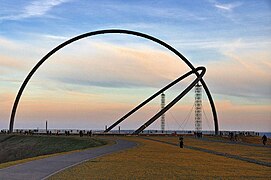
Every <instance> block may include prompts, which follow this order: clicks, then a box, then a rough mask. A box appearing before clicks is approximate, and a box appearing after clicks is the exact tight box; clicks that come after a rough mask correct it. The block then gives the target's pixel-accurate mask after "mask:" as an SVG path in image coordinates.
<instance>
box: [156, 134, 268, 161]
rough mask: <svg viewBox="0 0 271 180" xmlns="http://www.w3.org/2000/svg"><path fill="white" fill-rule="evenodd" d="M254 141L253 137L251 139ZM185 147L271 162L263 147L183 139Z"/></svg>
mask: <svg viewBox="0 0 271 180" xmlns="http://www.w3.org/2000/svg"><path fill="white" fill-rule="evenodd" d="M152 138H153V139H159V140H162V141H167V142H172V143H177V142H178V138H177V137H159V138H157V137H152ZM252 138H253V139H255V138H254V137H252ZM247 139H248V138H247ZM184 143H185V145H189V146H193V147H199V148H204V149H209V150H213V151H217V152H222V153H228V154H232V155H238V156H241V157H246V158H252V159H255V160H259V161H265V162H271V149H270V148H265V147H253V146H244V145H238V144H234V145H232V144H226V143H219V142H206V141H200V140H197V139H195V138H193V137H184Z"/></svg>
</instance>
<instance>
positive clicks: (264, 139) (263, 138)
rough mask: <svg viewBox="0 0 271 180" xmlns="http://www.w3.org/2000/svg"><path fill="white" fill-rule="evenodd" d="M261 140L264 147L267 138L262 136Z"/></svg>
mask: <svg viewBox="0 0 271 180" xmlns="http://www.w3.org/2000/svg"><path fill="white" fill-rule="evenodd" d="M262 140H263V145H266V142H267V137H266V135H263V137H262Z"/></svg>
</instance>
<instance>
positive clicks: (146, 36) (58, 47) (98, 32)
mask: <svg viewBox="0 0 271 180" xmlns="http://www.w3.org/2000/svg"><path fill="white" fill-rule="evenodd" d="M110 33H111V34H112V33H118V34H130V35H135V36H139V37H143V38H146V39H149V40H152V41H154V42H156V43H158V44H160V45H162V46H164V47H166V48H167V49H169V50H170V51H172V52H173V53H174V54H176V55H177V56H178V57H180V58H181V59H182V60H183V61H184V62H185V63H186V64H187V65H188V66H189V67H190V68H191V69H192V70H194V69H195V68H194V66H193V65H192V64H191V63H190V62H189V61H188V59H186V58H185V57H184V56H183V55H182V54H181V53H179V52H178V51H177V50H176V49H174V48H173V47H171V46H170V45H168V44H167V43H165V42H163V41H161V40H159V39H157V38H155V37H152V36H149V35H147V34H143V33H140V32H136V31H130V30H122V29H108V30H99V31H93V32H88V33H85V34H81V35H79V36H76V37H74V38H71V39H69V40H67V41H65V42H63V43H62V44H60V45H58V46H57V47H55V48H54V49H53V50H51V51H50V52H49V53H47V54H46V55H45V56H44V57H43V58H42V59H41V60H40V61H39V62H38V63H37V64H36V65H35V66H34V67H33V68H32V70H31V71H30V73H29V74H28V75H27V77H26V78H25V80H24V81H23V84H22V85H21V87H20V89H19V91H18V93H17V96H16V98H15V101H14V104H13V107H12V112H11V117H10V124H9V132H13V125H14V119H15V115H16V111H17V106H18V104H19V101H20V98H21V96H22V93H23V91H24V89H25V87H26V85H27V83H28V82H29V80H30V79H31V77H32V76H33V74H34V73H35V72H36V71H37V70H38V68H39V67H40V66H41V65H42V64H43V63H44V62H45V61H46V60H47V59H48V58H49V57H50V56H52V55H53V54H54V53H55V52H57V51H58V50H60V49H61V48H63V47H65V46H67V45H68V44H71V43H73V42H75V41H77V40H80V39H83V38H86V37H90V36H94V35H98V34H110ZM196 74H197V76H198V73H197V72H196ZM201 84H202V85H203V87H204V89H205V92H206V94H207V97H208V99H209V102H210V105H211V108H212V111H213V117H214V123H215V127H216V129H215V131H216V133H218V122H217V115H216V109H215V105H214V102H213V99H212V96H211V94H210V91H209V89H208V87H207V86H206V84H205V82H204V80H203V79H201Z"/></svg>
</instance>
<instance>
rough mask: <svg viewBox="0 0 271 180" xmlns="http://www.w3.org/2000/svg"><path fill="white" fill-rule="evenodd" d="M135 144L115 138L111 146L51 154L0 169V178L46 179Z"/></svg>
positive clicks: (13, 179) (12, 179) (15, 179)
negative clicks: (114, 142) (47, 156)
mask: <svg viewBox="0 0 271 180" xmlns="http://www.w3.org/2000/svg"><path fill="white" fill-rule="evenodd" d="M136 145H137V144H136V143H135V142H131V141H127V140H122V139H118V140H116V144H113V145H111V146H102V147H99V148H93V149H88V150H84V151H80V152H74V153H70V154H64V155H59V156H53V157H49V158H45V159H39V160H35V161H30V162H27V163H23V164H18V165H15V166H11V167H7V168H3V169H0V179H10V180H19V179H20V180H22V179H28V180H30V179H31V180H32V179H33V180H34V179H46V178H48V177H49V176H51V175H53V174H55V173H57V172H60V171H62V170H64V169H66V168H69V167H72V166H75V165H77V164H80V163H82V162H84V161H87V160H90V159H94V158H97V157H99V156H102V155H106V154H110V153H113V152H117V151H121V150H124V149H128V148H132V147H134V146H136Z"/></svg>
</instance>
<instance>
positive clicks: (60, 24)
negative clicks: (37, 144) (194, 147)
mask: <svg viewBox="0 0 271 180" xmlns="http://www.w3.org/2000/svg"><path fill="white" fill-rule="evenodd" d="M97 2H99V3H97ZM101 29H128V30H134V31H139V32H143V33H146V34H149V35H152V36H154V37H157V38H159V39H161V40H163V41H165V42H166V43H168V44H170V45H171V46H173V47H174V48H176V49H177V50H178V51H179V52H181V53H182V54H183V55H184V56H185V57H186V58H188V59H189V60H190V62H191V63H192V64H193V65H194V66H195V67H197V66H205V67H206V68H207V72H206V75H205V76H204V80H205V82H206V83H207V85H208V87H209V89H210V91H211V93H212V95H213V98H214V101H215V104H216V107H217V112H218V119H219V128H220V130H254V131H271V50H270V47H271V3H270V1H268V0H266V1H264V0H262V1H259V0H240V1H238V0H237V1H218V0H203V1H189V0H183V1H180V0H175V1H173V0H172V1H171V0H167V1H162V0H161V1H152V0H150V1H146V0H145V1H143V0H142V1H141V0H138V1H124V0H123V1H117V0H116V1H109V0H101V1H89V0H43V1H38V0H29V1H25V0H12V1H8V0H0V129H7V128H8V125H9V118H10V112H11V108H12V105H13V102H14V99H15V96H16V93H17V92H18V89H19V87H20V85H21V83H22V81H23V80H24V78H25V77H26V75H27V74H28V72H29V71H30V70H31V68H32V67H33V66H34V65H35V64H36V63H37V62H38V61H39V60H40V59H41V58H42V57H43V56H44V55H46V53H48V52H49V51H50V50H51V49H53V48H54V47H55V46H57V45H59V44H60V43H62V42H64V41H66V40H68V39H69V38H72V37H74V36H77V35H79V34H82V33H85V32H90V31H94V30H101ZM189 70H190V69H189V68H188V67H187V66H186V65H185V64H184V63H183V62H182V61H181V60H180V59H178V57H176V56H175V55H174V54H173V53H171V52H169V51H168V50H167V49H165V48H163V47H161V46H159V45H158V44H155V43H153V42H150V41H148V40H145V39H142V38H138V37H133V36H130V35H123V34H120V35H116V34H114V35H112V34H107V35H99V36H95V37H90V38H86V39H83V40H80V41H77V42H75V43H73V44H71V45H69V46H67V47H65V48H64V49H62V50H60V51H58V52H57V53H56V54H54V55H53V56H52V57H51V58H49V59H48V61H47V62H45V63H44V64H43V65H42V66H41V68H40V69H39V70H38V71H37V73H36V74H35V75H34V76H33V78H32V79H31V81H30V83H29V84H28V86H27V87H26V89H25V91H24V94H23V96H22V98H21V101H20V104H19V107H18V109H17V115H16V119H15V126H14V127H15V129H16V128H44V126H45V121H46V120H47V121H48V122H49V128H82V129H103V128H104V126H105V125H110V124H112V123H113V122H115V121H116V120H117V119H118V118H120V117H121V116H122V115H124V114H125V113H126V112H128V111H129V110H130V109H132V108H133V107H134V106H136V105H137V104H139V103H140V102H142V101H143V100H144V99H146V98H147V97H149V96H150V95H152V94H153V93H155V92H156V91H157V90H159V89H160V88H162V87H163V86H165V85H166V84H168V83H169V82H171V81H173V80H174V79H176V78H177V77H178V76H181V75H182V74H185V73H186V72H188V71H189ZM194 78H195V76H191V77H189V78H188V79H186V80H185V81H184V82H182V83H180V84H178V85H176V86H175V87H174V88H172V89H171V90H169V91H167V92H165V93H166V102H169V101H170V100H172V99H173V98H174V97H175V96H177V95H178V93H180V92H181V91H183V90H184V88H185V87H186V86H187V85H189V83H190V82H192V80H193V79H194ZM193 98H194V91H191V92H190V93H189V94H188V95H187V96H186V97H185V98H184V99H182V100H181V101H180V102H178V104H177V105H176V106H174V108H172V109H171V110H170V111H169V112H167V114H166V121H167V123H166V128H167V129H175V130H183V129H191V130H192V129H194V120H193V118H194V115H193V110H192V113H191V116H189V114H190V111H191V109H192V108H193ZM203 104H204V107H203V109H204V113H205V114H206V116H205V115H204V116H203V129H204V130H213V129H214V125H213V120H212V118H213V117H212V114H211V112H210V106H209V104H208V100H207V97H206V94H204V96H203ZM159 108H160V97H158V98H156V99H155V100H153V101H152V102H151V103H150V104H149V105H148V106H146V107H144V108H143V109H142V110H140V111H139V112H137V113H136V114H135V115H133V116H131V117H130V118H129V119H128V120H127V121H125V122H124V123H122V124H121V127H122V129H136V128H138V127H139V126H140V125H142V124H143V123H144V122H145V121H147V120H148V119H149V118H150V117H152V115H154V114H155V113H156V112H157V111H159ZM186 118H187V119H188V120H187V121H185V120H186ZM150 129H160V122H159V120H158V121H157V122H155V123H154V124H153V125H152V126H151V127H150Z"/></svg>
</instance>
